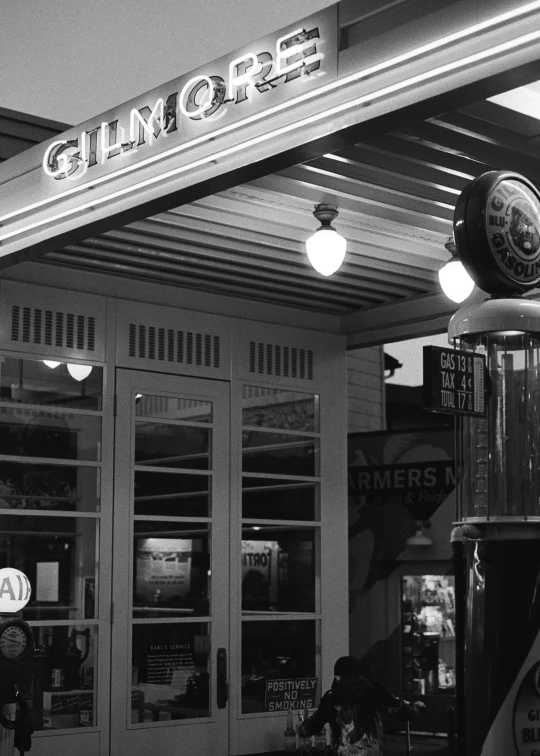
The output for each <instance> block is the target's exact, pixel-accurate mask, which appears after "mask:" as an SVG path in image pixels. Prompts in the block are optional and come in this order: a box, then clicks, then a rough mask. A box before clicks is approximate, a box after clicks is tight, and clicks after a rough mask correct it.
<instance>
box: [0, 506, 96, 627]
mask: <svg viewBox="0 0 540 756" xmlns="http://www.w3.org/2000/svg"><path fill="white" fill-rule="evenodd" d="M96 537H97V519H94V518H84V519H83V518H76V517H46V516H42V517H34V516H32V515H28V516H26V515H16V514H3V515H0V567H15V568H17V569H19V570H21V571H22V572H24V574H25V575H26V576H27V577H28V579H29V581H30V585H31V586H32V596H31V598H30V601H29V602H28V604H27V605H26V606H25V608H24V609H23V611H22V616H23V619H25V620H39V619H45V620H47V619H48V620H52V619H55V620H58V619H93V618H94V617H95V586H96Z"/></svg>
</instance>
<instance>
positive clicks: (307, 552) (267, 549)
mask: <svg viewBox="0 0 540 756" xmlns="http://www.w3.org/2000/svg"><path fill="white" fill-rule="evenodd" d="M242 610H243V611H244V612H246V611H252V612H261V611H264V612H314V611H315V531H314V530H312V529H308V528H302V529H300V528H295V529H292V528H286V527H282V528H271V527H268V526H258V525H254V526H248V525H245V526H244V528H243V530H242Z"/></svg>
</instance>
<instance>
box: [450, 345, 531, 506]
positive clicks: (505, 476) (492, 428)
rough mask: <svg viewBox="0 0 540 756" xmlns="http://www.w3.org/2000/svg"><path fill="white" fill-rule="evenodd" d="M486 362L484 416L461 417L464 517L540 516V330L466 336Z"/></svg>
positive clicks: (460, 495) (460, 500) (470, 348)
mask: <svg viewBox="0 0 540 756" xmlns="http://www.w3.org/2000/svg"><path fill="white" fill-rule="evenodd" d="M457 346H458V348H460V349H464V350H468V351H471V352H474V353H477V354H483V355H485V357H486V361H487V373H488V376H489V377H488V378H487V412H486V416H485V417H471V416H463V417H461V418H460V419H459V421H458V428H457V430H458V434H457V438H458V460H459V463H458V464H459V467H458V482H459V485H458V492H459V493H458V510H459V514H458V516H459V518H460V519H462V520H471V519H472V520H478V519H480V520H484V519H486V518H497V517H500V518H504V519H505V520H508V519H509V518H515V519H517V520H523V519H531V518H538V519H540V478H539V476H538V469H539V467H540V423H539V418H540V335H539V334H536V333H526V332H522V331H495V332H488V333H479V334H473V335H467V336H464V337H462V338H461V339H460V340H458V342H457Z"/></svg>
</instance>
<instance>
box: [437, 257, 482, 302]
mask: <svg viewBox="0 0 540 756" xmlns="http://www.w3.org/2000/svg"><path fill="white" fill-rule="evenodd" d="M439 281H440V283H441V289H442V290H443V292H444V293H445V294H446V296H447V297H448V299H451V300H452V302H456V303H458V304H459V302H463V300H464V299H467V297H468V296H469V294H470V293H471V291H472V290H473V289H474V281H473V280H472V278H471V277H470V275H469V274H468V273H467V271H466V270H465V268H464V267H463V263H462V262H461V261H460V260H457V259H455V258H453V259H451V260H450V261H449V262H447V263H446V265H445V266H444V267H443V268H441V269H440V271H439Z"/></svg>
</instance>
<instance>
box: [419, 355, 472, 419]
mask: <svg viewBox="0 0 540 756" xmlns="http://www.w3.org/2000/svg"><path fill="white" fill-rule="evenodd" d="M423 352H424V392H423V399H424V402H423V404H424V408H425V409H429V410H432V411H433V412H450V413H455V414H461V415H479V416H483V415H485V414H486V390H485V370H486V368H485V358H484V357H483V355H481V354H471V353H470V352H464V351H459V350H457V349H442V348H441V347H434V346H427V347H424V349H423Z"/></svg>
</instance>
